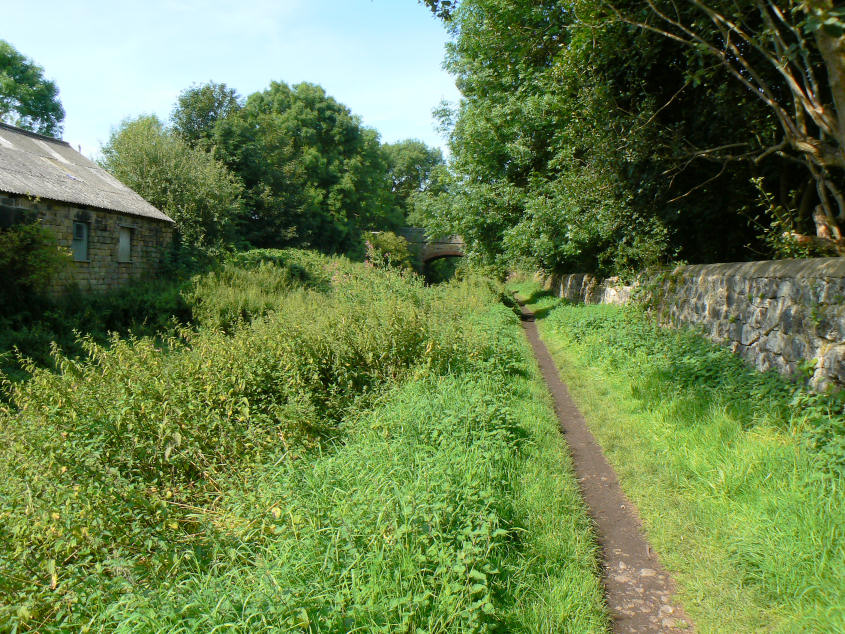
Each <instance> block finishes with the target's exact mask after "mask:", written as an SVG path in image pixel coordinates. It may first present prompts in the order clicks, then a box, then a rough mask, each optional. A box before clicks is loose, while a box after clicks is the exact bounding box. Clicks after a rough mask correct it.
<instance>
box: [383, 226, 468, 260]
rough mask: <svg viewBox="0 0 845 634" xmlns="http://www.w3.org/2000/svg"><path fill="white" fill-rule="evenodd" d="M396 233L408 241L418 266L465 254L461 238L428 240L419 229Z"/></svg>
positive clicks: (405, 229) (449, 237)
mask: <svg viewBox="0 0 845 634" xmlns="http://www.w3.org/2000/svg"><path fill="white" fill-rule="evenodd" d="M396 233H397V234H398V235H400V236H402V237H403V238H405V239H406V240H407V241H408V246H410V248H411V252H412V253H413V254H414V256H415V257H416V259H417V263H418V264H420V265H423V264H426V263H427V262H432V261H434V260H439V259H440V258H460V257H463V256H464V253H465V249H466V245H465V244H464V239H463V238H462V237H461V236H446V237H442V238H433V239H430V238H428V237H427V236H426V233H425V229H422V228H421V227H403V228H402V229H400V230H399V231H397V232H396Z"/></svg>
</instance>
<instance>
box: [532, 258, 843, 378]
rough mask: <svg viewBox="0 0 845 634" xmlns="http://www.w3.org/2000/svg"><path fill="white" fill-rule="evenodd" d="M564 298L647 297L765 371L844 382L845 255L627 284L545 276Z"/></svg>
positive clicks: (669, 319) (661, 315)
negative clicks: (805, 370) (806, 372)
mask: <svg viewBox="0 0 845 634" xmlns="http://www.w3.org/2000/svg"><path fill="white" fill-rule="evenodd" d="M547 284H548V285H550V286H551V288H552V289H553V290H554V292H555V293H556V294H557V295H558V296H560V297H563V298H565V299H568V300H570V301H573V302H583V303H590V304H596V303H605V304H624V303H627V302H629V301H631V298H632V296H636V297H639V298H641V299H642V300H643V301H644V302H645V303H646V305H648V306H649V307H650V308H651V309H652V310H653V311H654V313H655V314H656V315H657V317H658V319H659V320H660V322H661V323H664V324H668V325H673V326H676V327H677V326H682V325H686V326H694V327H696V328H699V329H701V330H703V332H704V333H705V334H706V335H707V336H708V337H709V338H710V339H712V340H713V341H716V342H719V343H723V344H725V345H728V346H730V347H731V349H732V350H733V351H734V352H736V353H737V354H740V355H742V356H743V357H744V358H745V359H747V360H748V361H749V362H750V363H751V364H753V365H754V366H755V367H756V368H757V369H759V370H761V371H765V370H777V371H779V372H781V373H783V374H787V375H794V374H796V373H800V372H802V371H803V369H809V370H811V371H812V376H811V379H810V383H811V385H812V386H813V387H815V388H816V389H824V388H825V387H827V386H829V385H837V386H840V387H841V386H845V258H819V259H811V260H779V261H772V262H746V263H739V264H706V265H696V266H683V267H678V268H676V269H675V270H673V271H671V272H668V273H665V274H661V275H657V276H654V277H652V278H646V279H641V280H640V281H639V282H638V284H637V285H636V286H624V285H622V284H620V283H619V280H618V279H613V278H611V279H608V280H604V281H600V280H598V279H596V278H595V277H593V276H590V275H566V276H562V277H559V278H552V279H550V280H548V281H547Z"/></svg>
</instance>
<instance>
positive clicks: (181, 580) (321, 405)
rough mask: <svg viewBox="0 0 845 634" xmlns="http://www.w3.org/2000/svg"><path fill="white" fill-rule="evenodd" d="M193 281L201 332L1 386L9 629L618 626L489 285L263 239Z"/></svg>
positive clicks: (2, 532) (513, 329)
mask: <svg viewBox="0 0 845 634" xmlns="http://www.w3.org/2000/svg"><path fill="white" fill-rule="evenodd" d="M186 296H187V298H188V302H189V303H190V305H191V306H192V307H193V310H194V311H195V312H194V326H193V327H192V328H182V329H178V330H176V331H175V332H174V333H173V335H172V336H170V337H168V338H157V339H127V340H122V339H120V338H118V337H113V338H112V340H111V341H109V342H108V345H101V344H99V343H97V342H95V341H92V340H88V341H86V342H84V344H83V347H84V349H85V352H86V356H85V358H83V359H70V358H67V357H64V356H63V355H61V354H60V353H56V355H55V357H56V367H57V368H58V369H59V372H52V371H49V370H47V369H40V368H38V367H35V366H31V367H29V368H28V370H29V371H30V372H31V374H32V378H31V379H30V380H28V381H25V382H22V383H17V384H15V385H11V384H7V389H8V390H9V391H10V398H9V401H8V404H7V405H6V406H4V407H3V409H2V410H0V630H2V629H4V628H5V629H9V630H16V629H17V630H38V631H67V630H84V629H88V630H93V631H114V630H119V631H127V630H132V631H135V630H137V631H162V632H164V631H168V632H171V631H211V630H212V629H214V628H220V627H222V628H229V629H233V630H236V631H265V630H267V629H275V630H282V631H284V630H293V631H303V630H304V631H354V630H355V629H356V628H357V630H358V631H397V630H402V629H405V630H406V631H485V630H491V629H496V628H501V627H507V628H508V629H511V630H515V631H519V630H524V631H561V630H566V629H567V628H569V629H570V631H601V630H602V629H603V628H604V627H605V625H606V619H605V615H604V613H603V610H602V605H601V592H600V586H599V583H598V581H597V565H596V558H595V545H594V543H593V540H592V534H591V532H590V527H589V522H588V521H587V519H586V516H585V514H584V509H583V507H582V506H581V503H580V501H579V499H578V496H577V489H576V487H575V485H574V483H573V481H572V475H571V472H570V471H569V470H568V467H567V463H566V461H565V455H564V454H563V453H562V452H561V447H560V445H559V444H556V442H555V439H556V437H555V436H554V430H555V424H554V416H553V414H552V412H551V410H550V408H549V406H548V403H547V402H544V401H542V400H541V401H540V402H537V394H538V393H537V390H538V383H537V376H536V374H535V371H534V369H533V366H531V365H530V364H529V363H527V362H526V349H525V345H524V342H523V341H522V340H521V339H520V337H519V331H518V325H517V322H516V319H515V317H514V315H513V313H512V312H511V311H509V310H507V309H506V308H504V307H503V306H501V305H499V303H498V301H499V296H498V294H497V291H496V289H494V288H493V287H492V286H491V285H490V284H488V283H487V282H484V281H482V280H478V279H472V280H466V281H464V282H462V283H460V284H454V285H450V286H446V287H438V288H425V287H424V285H423V283H422V281H421V280H420V279H419V278H417V277H415V276H410V275H405V276H403V275H399V274H396V273H391V272H384V271H378V270H374V269H371V268H368V267H365V266H363V265H353V264H351V263H349V262H348V261H346V260H343V259H334V258H325V257H322V256H316V255H313V254H307V253H303V252H294V251H287V252H261V253H258V254H251V255H248V256H242V259H241V260H240V261H239V262H235V263H232V264H230V265H229V266H226V267H223V268H221V269H220V270H218V271H216V272H214V273H212V274H208V275H206V276H204V277H201V278H197V279H195V280H194V282H193V284H192V287H191V290H190V291H189V292H188V294H187V295H186ZM525 491H532V492H537V495H538V497H534V496H528V495H526V493H525Z"/></svg>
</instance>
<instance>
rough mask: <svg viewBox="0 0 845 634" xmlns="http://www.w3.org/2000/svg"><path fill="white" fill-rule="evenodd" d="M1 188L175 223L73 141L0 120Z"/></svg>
mask: <svg viewBox="0 0 845 634" xmlns="http://www.w3.org/2000/svg"><path fill="white" fill-rule="evenodd" d="M0 192H7V193H10V194H22V195H28V196H36V197H38V198H46V199H49V200H55V201H59V202H64V203H73V204H76V205H86V206H89V207H97V208H99V209H106V210H109V211H119V212H122V213H125V214H130V215H132V216H141V217H143V218H151V219H154V220H163V221H166V222H173V220H172V219H171V218H170V217H169V216H167V215H166V214H164V213H162V212H161V211H159V210H158V209H156V208H155V207H153V206H152V205H151V204H150V203H148V202H147V201H146V200H144V199H143V198H141V196H139V195H138V194H136V193H135V192H134V191H132V190H131V189H129V188H128V187H127V186H126V185H124V184H123V183H121V182H120V181H119V180H117V179H116V178H115V177H114V176H112V175H111V174H109V173H108V172H107V171H106V170H104V169H103V168H102V167H100V166H99V165H97V164H96V163H94V162H93V161H90V160H88V159H87V158H85V157H84V156H82V154H80V153H79V152H77V151H76V150H74V149H73V148H72V147H71V146H70V145H69V144H68V143H67V142H65V141H59V140H58V139H53V138H51V137H47V136H42V135H40V134H35V133H34V132H29V131H28V130H21V129H20V128H15V127H13V126H10V125H6V124H4V123H0Z"/></svg>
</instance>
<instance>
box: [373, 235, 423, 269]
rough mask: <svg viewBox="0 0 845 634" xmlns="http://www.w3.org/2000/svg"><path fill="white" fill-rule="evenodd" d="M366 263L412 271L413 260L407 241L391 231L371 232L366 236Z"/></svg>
mask: <svg viewBox="0 0 845 634" xmlns="http://www.w3.org/2000/svg"><path fill="white" fill-rule="evenodd" d="M365 238H366V246H367V262H369V263H370V264H371V265H373V266H376V267H394V268H399V269H408V270H410V269H412V268H413V266H414V265H413V258H412V256H411V251H410V249H409V248H408V241H407V240H406V239H405V238H403V237H402V236H397V235H396V234H395V233H393V232H392V231H371V232H369V233H367V234H366V236H365Z"/></svg>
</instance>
